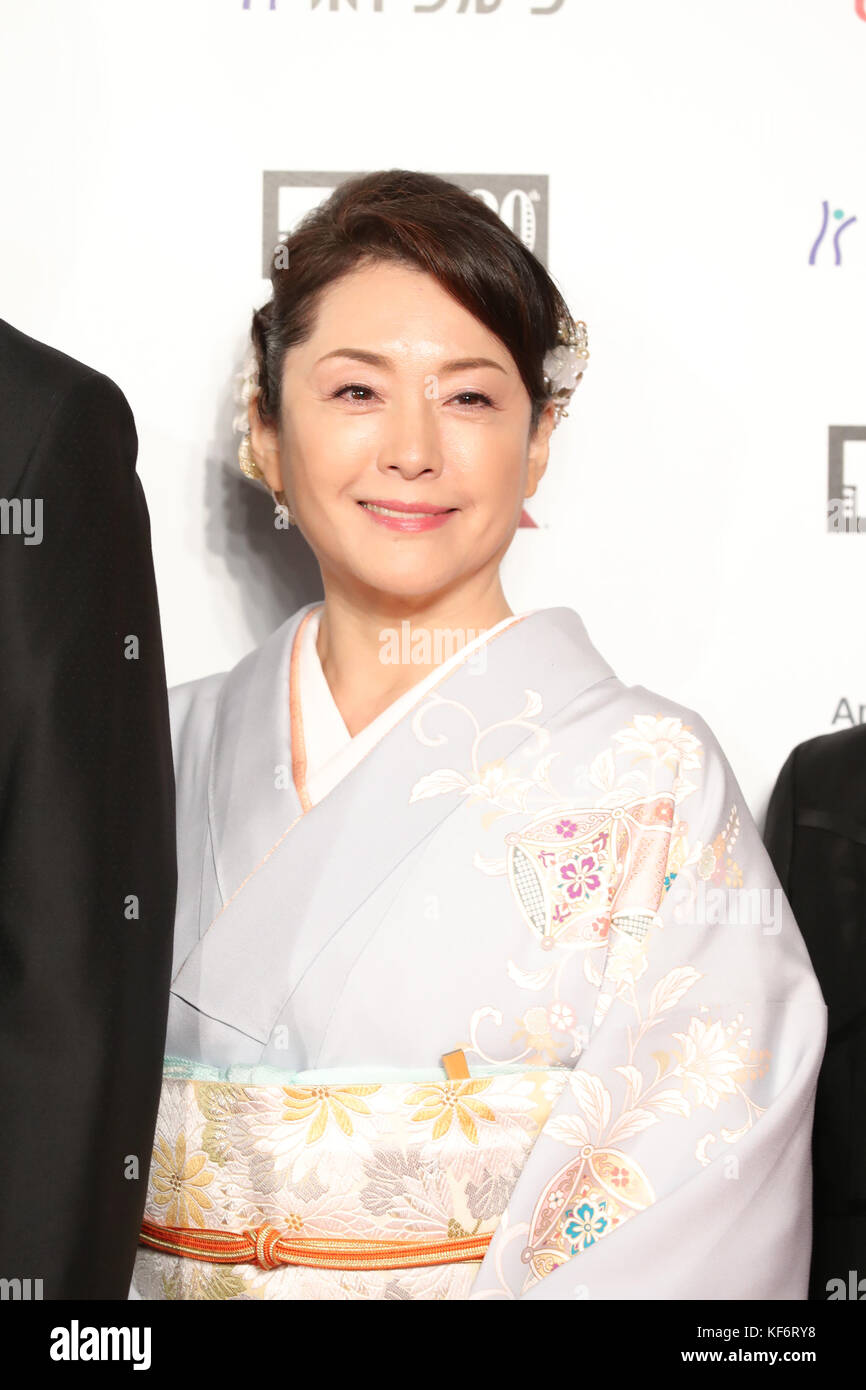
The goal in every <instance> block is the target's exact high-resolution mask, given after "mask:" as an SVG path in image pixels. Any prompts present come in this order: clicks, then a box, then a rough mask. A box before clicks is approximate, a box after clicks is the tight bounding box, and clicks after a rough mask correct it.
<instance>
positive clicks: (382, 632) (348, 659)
mask: <svg viewBox="0 0 866 1390" xmlns="http://www.w3.org/2000/svg"><path fill="white" fill-rule="evenodd" d="M508 617H513V614H512V611H511V609H510V608H509V606H508V603H507V601H506V599H505V595H504V594H503V592H502V588H501V586H500V584H499V581H498V578H497V580H496V583H495V586H494V587H493V588H492V589H491V590H490V591H489V592H485V593H482V594H478V595H476V596H473V597H472V598H471V599H468V598H467V596H465V595H463V596H462V597H458V598H453V597H449V598H446V599H444V600H441V601H440V602H436V603H432V604H430V605H422V606H418V607H413V606H412V605H411V604H410V603H408V602H402V601H401V602H397V603H395V602H393V601H390V600H388V599H387V598H386V599H385V600H384V601H383V602H382V603H380V604H377V605H376V606H375V607H369V606H365V605H362V604H361V603H359V602H357V601H356V600H352V599H349V598H347V597H346V596H345V595H342V594H339V593H337V594H334V593H330V594H329V593H328V592H327V589H326V596H325V606H324V609H323V610H322V613H321V616H320V619H319V631H318V635H317V637H316V650H317V652H318V655H319V660H320V662H321V664H322V671H323V673H324V676H325V680H326V681H327V682H328V687H329V689H330V691H331V694H332V696H333V698H334V703H335V704H336V706H337V709H338V710H339V711H340V715H341V716H342V719H343V722H344V724H345V725H346V728H347V729H348V731H349V733H350V735H351V736H352V737H353V738H354V737H355V735H356V734H357V733H360V731H361V730H362V729H365V728H366V727H367V725H368V724H370V723H372V721H373V720H374V719H375V718H377V716H378V715H380V714H381V713H382V711H383V710H386V709H387V708H388V706H389V705H391V704H392V703H393V702H394V700H396V699H399V697H400V696H401V695H403V694H405V692H406V691H407V690H410V689H411V688H412V686H414V685H417V683H418V682H419V681H421V680H423V679H424V677H425V676H426V675H428V674H429V673H430V672H431V671H433V670H435V669H436V667H437V666H441V664H442V662H443V661H447V660H448V658H449V656H451V655H453V653H454V652H456V651H458V650H459V649H460V648H461V647H465V646H466V644H467V642H471V641H473V639H474V638H476V637H479V636H481V634H482V633H483V632H484V631H486V630H487V629H488V628H491V627H495V625H496V624H497V623H500V622H502V620H503V619H504V618H508Z"/></svg>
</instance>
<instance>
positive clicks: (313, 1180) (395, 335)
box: [134, 170, 826, 1299]
mask: <svg viewBox="0 0 866 1390" xmlns="http://www.w3.org/2000/svg"><path fill="white" fill-rule="evenodd" d="M283 250H284V251H285V250H287V251H288V256H286V255H285V254H282V255H280V256H279V257H276V256H275V261H274V269H273V274H272V288H273V292H272V296H271V299H270V300H269V302H268V303H267V304H266V305H265V306H264V307H263V308H262V309H260V310H259V311H258V312H257V313H256V314H255V315H254V318H253V324H252V340H253V344H254V347H255V354H256V368H255V374H254V379H253V380H252V381H251V383H250V385H251V389H250V393H249V409H248V421H249V437H248V438H247V439H245V442H244V447H243V453H242V464H243V466H244V467H245V469H246V471H249V472H251V473H252V474H254V475H255V476H257V477H260V478H261V479H262V480H263V481H264V482H265V483H266V485H267V487H268V488H269V489H270V490H271V492H272V494H273V496H274V498H275V499H276V500H277V502H278V503H279V504H281V505H282V503H283V502H284V501H285V503H286V504H287V505H288V506H290V508H291V512H292V514H293V516H294V517H295V518H296V520H297V524H298V527H299V528H300V530H301V531H302V533H303V534H304V536H305V538H306V539H307V541H308V542H309V544H310V546H311V548H312V550H313V552H314V554H315V556H316V559H317V561H318V563H319V567H320V570H321V576H322V586H323V590H324V602H323V603H313V604H307V605H306V606H305V607H303V608H301V609H300V610H299V611H298V612H296V613H294V614H292V615H290V616H289V617H287V618H286V621H285V622H284V623H283V624H282V626H281V627H279V628H278V629H277V631H276V632H274V633H273V634H272V635H271V637H270V638H269V639H268V640H267V641H266V642H265V643H264V644H263V645H262V646H261V647H260V648H259V649H258V650H257V651H254V652H252V653H250V654H249V655H248V656H247V657H245V658H244V660H243V661H241V662H240V663H239V664H238V665H237V666H236V667H235V668H234V670H232V671H230V672H227V673H219V674H217V675H212V676H207V677H205V678H203V679H201V680H197V681H192V682H189V683H188V684H186V685H182V686H178V687H175V688H174V689H173V690H172V691H171V692H170V706H171V722H172V737H173V745H174V755H175V768H176V777H177V792H178V854H179V886H178V908H177V918H176V923H175V954H174V964H173V979H172V993H171V1004H170V1010H169V1021H168V1034H167V1051H168V1056H167V1058H166V1064H165V1072H164V1079H163V1088H162V1097H161V1102H160V1112H159V1120H158V1125H157V1134H156V1143H155V1148H154V1155H153V1164H152V1167H151V1172H150V1182H149V1189H148V1198H147V1208H146V1220H145V1223H144V1226H143V1228H142V1248H141V1249H140V1250H139V1254H138V1258H137V1261H136V1270H135V1280H134V1292H137V1294H138V1296H141V1297H144V1298H166V1297H174V1298H194V1299H198V1298H219V1299H223V1298H226V1299H229V1298H287V1299H305V1298H314V1299H331V1298H334V1299H349V1298H371V1299H378V1298H401V1297H402V1298H406V1297H408V1298H421V1299H433V1298H453V1299H464V1298H473V1299H475V1298H478V1299H482V1298H506V1299H511V1298H521V1299H522V1298H554V1299H559V1298H570V1297H574V1296H587V1297H591V1298H604V1299H617V1298H640V1297H654V1298H659V1297H661V1298H672V1299H674V1298H676V1299H679V1298H683V1297H688V1298H714V1297H721V1298H731V1297H746V1298H761V1299H765V1298H802V1297H804V1296H805V1291H806V1282H807V1273H808V1264H809V1237H810V1168H809V1142H810V1133H811V1121H812V1104H813V1094H814V1087H815V1080H816V1077H817V1072H818V1068H819V1065H820V1060H821V1056H822V1052H823V1045H824V1034H825V1028H826V1011H825V1008H824V1003H823V1000H822V997H821V993H820V990H819V988H818V985H817V982H816V980H815V977H814V975H813V972H812V969H811V966H810V964H809V957H808V954H807V952H806V949H805V946H804V944H803V941H802V939H801V937H800V934H799V931H798V928H797V925H796V923H795V921H794V919H793V917H792V915H791V912H790V909H789V907H788V905H787V902H786V901H785V900H783V899H782V897H781V895H779V899H778V900H777V901H778V902H779V911H778V916H779V921H778V923H774V929H773V931H772V932H771V933H768V932H767V931H766V930H765V926H766V924H765V922H764V918H763V915H762V914H761V912H760V909H759V910H758V913H757V916H756V917H754V918H753V917H751V916H750V911H751V905H752V904H753V903H754V902H755V901H757V902H758V903H760V902H761V901H762V900H763V894H762V892H756V890H763V891H768V892H769V891H774V892H778V889H779V885H778V880H777V879H776V877H775V875H774V873H773V870H772V867H771V865H770V862H769V859H768V857H767V855H766V852H765V851H764V849H763V846H762V844H761V841H760V838H759V836H758V833H757V830H756V828H755V825H754V822H753V820H752V818H751V816H750V814H749V810H748V807H747V806H746V805H745V802H744V800H743V797H742V793H741V791H740V789H739V786H738V784H737V782H736V779H735V777H734V775H733V772H732V771H731V769H730V767H729V765H728V763H727V761H726V759H725V757H724V754H723V752H722V750H721V749H720V748H719V746H718V743H717V741H716V739H715V737H714V735H713V733H712V731H711V730H710V729H709V728H708V726H707V725H706V724H705V723H704V721H703V720H702V719H701V718H700V716H699V715H698V714H696V713H695V712H694V711H693V710H689V709H685V708H683V707H682V706H680V705H677V704H676V703H674V702H673V701H672V700H670V699H667V698H665V697H664V696H661V695H657V694H654V693H653V692H651V691H647V690H645V689H644V688H643V687H640V686H636V687H627V686H625V685H624V684H623V683H622V682H621V681H620V680H619V679H618V678H617V677H616V675H615V674H614V672H613V670H612V669H611V667H610V666H609V665H608V663H607V662H606V661H605V660H604V658H603V657H602V656H601V655H600V653H599V652H598V651H597V650H596V648H595V647H594V646H593V644H592V643H591V641H590V639H589V637H588V635H587V632H586V629H585V627H584V625H583V623H582V621H581V619H580V617H579V615H578V614H577V613H576V612H575V611H574V610H572V609H570V608H566V607H555V608H544V609H537V610H534V611H531V612H528V613H519V614H515V613H513V612H512V611H511V608H510V607H509V605H508V603H507V600H506V598H505V595H504V593H503V590H502V586H501V583H500V573H499V571H500V564H501V561H502V557H503V556H504V554H505V552H506V551H507V549H508V546H509V544H510V542H511V539H512V537H513V535H514V531H515V529H516V527H517V525H518V521H519V517H520V513H521V509H522V505H523V502H524V500H525V499H526V498H527V497H530V496H532V494H533V493H534V492H535V490H536V488H537V487H538V486H539V483H540V481H541V478H542V476H543V474H544V471H545V468H546V466H547V462H548V452H549V445H550V439H551V434H552V431H553V428H554V425H555V423H556V420H557V418H558V416H559V414H560V413H561V411H562V409H563V408H564V406H565V405H566V404H567V402H568V400H569V398H570V395H571V393H572V391H573V390H574V387H575V385H576V383H577V382H578V381H579V380H580V377H581V374H582V371H583V369H584V367H585V364H586V357H587V348H586V335H585V328H584V325H583V324H582V323H578V324H575V322H574V320H573V319H572V316H571V314H570V312H569V310H568V309H567V307H566V305H565V303H564V301H563V299H562V297H561V295H560V293H559V291H558V290H557V289H556V287H555V286H554V284H553V282H552V280H551V279H550V277H549V276H548V274H547V272H546V271H545V270H544V268H543V267H542V266H541V265H540V264H539V262H538V261H537V260H536V259H535V258H534V257H533V256H532V254H531V253H530V252H529V251H528V250H527V248H526V247H525V246H523V244H522V243H521V242H520V241H519V240H518V238H517V237H515V236H514V235H513V233H512V232H511V231H510V230H509V229H508V228H507V227H506V226H505V225H504V224H503V223H502V222H501V221H500V220H499V218H497V217H496V215H495V214H494V213H492V212H491V211H490V210H489V209H488V208H487V207H486V206H485V205H484V204H483V203H482V202H481V201H480V200H478V199H476V198H473V197H472V196H471V195H469V194H467V193H465V192H464V191H462V190H460V189H459V188H456V187H454V186H453V185H451V184H449V183H447V182H445V181H444V180H442V179H438V178H435V177H434V176H432V175H428V174H421V173H412V172H410V171H405V170H389V171H386V172H384V173H377V174H371V175H368V176H365V177H364V178H360V179H356V180H352V181H350V182H348V183H346V184H343V185H341V186H340V187H339V188H338V189H337V190H336V191H335V193H334V194H333V195H332V196H331V197H330V198H329V199H328V200H327V201H326V202H325V203H324V204H323V205H322V206H321V207H319V208H317V209H315V210H314V211H313V212H312V213H310V214H309V215H308V217H306V218H305V219H304V220H303V222H302V223H301V224H300V225H299V227H298V228H297V230H296V231H295V232H294V233H293V234H292V236H291V237H290V238H289V240H288V243H287V247H286V248H283ZM407 626H408V627H409V628H411V629H413V630H414V633H415V637H416V638H418V639H420V640H413V641H411V642H408V643H405V644H403V643H400V644H399V652H400V656H399V659H398V660H396V661H395V659H394V655H393V653H394V651H395V642H394V640H393V639H394V638H395V635H398V634H403V632H404V630H405V627H407ZM455 635H456V636H457V640H456V642H452V643H451V649H450V652H449V654H448V655H447V656H446V657H445V659H444V660H443V659H442V639H443V638H448V637H452V638H453V637H455ZM386 652H387V653H388V654H387V655H386ZM709 886H715V887H717V888H718V889H719V891H721V890H722V889H726V890H727V892H728V897H729V898H730V897H731V896H732V895H733V896H734V897H737V896H738V895H739V897H741V899H742V902H741V903H740V904H739V910H738V911H736V912H735V913H734V915H733V921H734V923H735V930H734V931H729V930H728V927H727V924H726V922H725V923H720V922H719V920H718V915H717V914H711V913H708V912H707V911H706V908H705V904H706V900H707V892H706V889H707V888H708V887H709Z"/></svg>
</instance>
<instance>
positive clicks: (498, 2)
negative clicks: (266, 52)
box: [241, 0, 862, 14]
mask: <svg viewBox="0 0 866 1390" xmlns="http://www.w3.org/2000/svg"><path fill="white" fill-rule="evenodd" d="M277 3H278V0H242V3H241V8H242V9H244V10H273V11H274V12H276V10H277ZM298 3H299V0H283V6H282V8H283V10H284V11H287V10H289V9H290V8H291V7H292V6H296V5H297V4H298ZM527 3H528V0H527ZM857 3H858V4H861V3H862V0H857ZM307 4H308V7H309V9H310V10H319V11H321V12H322V13H327V12H329V11H330V13H331V14H336V13H337V11H338V10H342V11H343V13H344V14H349V13H351V14H357V12H358V0H307ZM564 4H565V0H549V4H547V5H532V6H531V7H529V13H530V14H556V13H557V12H558V11H559V10H561V9H562V7H563V5H564ZM403 5H404V7H405V0H403ZM361 6H362V10H366V11H368V12H369V13H371V14H383V13H384V10H385V0H361ZM503 8H504V0H452V4H451V5H450V6H449V5H448V3H447V0H430V3H429V4H426V5H425V4H421V3H417V4H414V5H413V6H412V13H413V14H447V13H448V12H449V9H450V11H451V13H452V14H455V13H456V14H495V13H496V11H497V10H501V9H503Z"/></svg>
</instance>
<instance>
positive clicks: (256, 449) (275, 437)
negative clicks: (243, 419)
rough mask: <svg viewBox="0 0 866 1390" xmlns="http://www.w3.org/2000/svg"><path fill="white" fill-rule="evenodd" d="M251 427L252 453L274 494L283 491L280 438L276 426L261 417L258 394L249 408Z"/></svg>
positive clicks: (251, 399) (251, 398) (254, 394)
mask: <svg viewBox="0 0 866 1390" xmlns="http://www.w3.org/2000/svg"><path fill="white" fill-rule="evenodd" d="M247 419H248V421H249V426H250V452H251V454H252V456H253V460H254V462H255V463H256V464H258V467H259V469H260V470H261V473H262V476H263V477H264V480H265V482H266V483H267V485H268V487H269V488H270V489H271V491H272V492H282V491H283V473H282V468H281V465H280V436H279V431H278V430H277V427H276V425H272V424H270V423H266V422H265V421H264V420H263V419H262V418H261V416H260V415H259V408H258V403H257V393H255V392H254V393H253V395H252V396H251V397H250V402H249V406H248V407H247Z"/></svg>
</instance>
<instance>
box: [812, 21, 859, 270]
mask: <svg viewBox="0 0 866 1390" xmlns="http://www.w3.org/2000/svg"><path fill="white" fill-rule="evenodd" d="M864 3H866V0H864ZM821 208H822V221H821V230H820V231H819V233H818V235H817V237H816V239H815V241H814V242H813V244H812V250H811V251H810V252H809V264H810V265H814V264H815V257H816V256H817V254H818V248H819V246H820V245H821V243H822V242H823V240H824V237H825V236H826V235H827V229H828V227H829V225H830V205H829V203H828V202H827V201H826V199H825V200H824V202H823V203H822V204H821ZM844 216H845V214H844V212H843V211H842V209H841V208H834V209H833V221H834V222H838V223H839V224H840V225H839V226H837V228H836V230H835V232H834V233H833V242H832V245H833V254H834V257H835V264H836V265H841V264H842V252H841V251H840V249H839V238H840V237H841V235H842V233H843V232H844V231H845V228H846V227H850V226H851V223H852V222H856V221H857V218H856V217H849V218H847V219H846V220H845V221H844V222H842V221H841V219H842V218H843V217H844ZM828 253H829V243H828V250H827V253H825V259H826V255H827V254H828Z"/></svg>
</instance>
